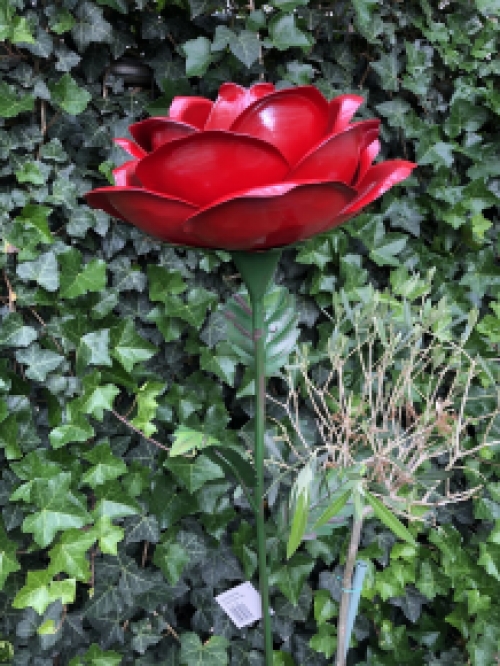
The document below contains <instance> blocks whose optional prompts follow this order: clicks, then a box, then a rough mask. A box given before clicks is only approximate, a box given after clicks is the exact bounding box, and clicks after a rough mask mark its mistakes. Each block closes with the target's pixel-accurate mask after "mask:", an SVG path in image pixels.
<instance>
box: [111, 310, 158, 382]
mask: <svg viewBox="0 0 500 666" xmlns="http://www.w3.org/2000/svg"><path fill="white" fill-rule="evenodd" d="M111 347H112V350H111V356H112V357H113V358H115V359H116V360H117V361H118V362H119V363H121V365H122V366H123V367H124V368H125V370H126V371H127V372H132V368H133V367H134V365H135V364H136V363H139V362H140V361H147V360H149V359H150V358H151V357H152V356H154V355H155V354H156V352H157V351H158V350H157V348H156V347H155V346H154V345H152V344H151V343H150V342H148V341H147V340H144V338H141V336H140V335H139V334H138V333H136V331H135V327H134V324H133V322H132V320H130V319H127V320H126V321H124V322H123V323H122V324H120V325H119V326H116V327H114V328H113V329H111Z"/></svg>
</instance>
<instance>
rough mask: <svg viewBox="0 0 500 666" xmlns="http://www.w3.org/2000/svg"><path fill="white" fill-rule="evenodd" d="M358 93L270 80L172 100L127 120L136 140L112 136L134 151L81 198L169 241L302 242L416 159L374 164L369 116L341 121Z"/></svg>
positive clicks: (347, 214) (256, 246)
mask: <svg viewBox="0 0 500 666" xmlns="http://www.w3.org/2000/svg"><path fill="white" fill-rule="evenodd" d="M362 101H363V99H362V98H361V97H359V96H358V95H341V96H340V97H337V98H336V99H334V100H332V101H331V102H328V101H327V100H326V99H325V98H324V97H323V95H322V94H321V93H320V92H319V91H318V90H317V89H316V88H314V87H312V86H300V87H297V88H287V89H285V90H275V89H274V86H273V85H272V84H269V83H258V84H256V85H255V86H253V87H252V88H249V89H246V88H242V87H240V86H238V85H236V84H234V83H225V84H224V85H223V86H221V88H220V91H219V97H218V98H217V100H216V102H215V103H214V102H212V101H210V100H208V99H204V98H202V97H177V98H175V99H174V101H173V102H172V105H171V107H170V114H169V117H156V118H148V119H147V120H143V121H141V122H138V123H134V124H133V125H132V126H131V127H130V133H131V134H132V136H133V138H134V139H135V142H134V141H131V140H130V139H115V142H116V143H117V144H118V145H119V146H121V147H122V148H123V149H124V150H125V151H126V152H127V153H129V155H130V156H131V157H132V158H133V159H131V160H129V161H128V162H126V163H125V164H123V165H122V166H121V167H118V168H117V169H115V170H114V172H113V174H114V177H115V182H116V186H115V187H102V188H99V189H96V190H93V191H92V192H89V193H88V194H87V195H86V199H87V202H88V203H89V205H90V206H93V207H95V208H101V209H102V210H105V211H106V212H107V213H109V214H110V215H112V216H114V217H118V218H119V219H121V220H124V221H126V222H129V223H130V224H133V225H135V226H137V227H139V228H140V229H142V230H143V231H145V232H146V233H148V234H150V235H151V236H154V237H155V238H158V239H160V240H162V241H166V242H168V243H172V244H175V245H184V246H190V247H208V248H216V249H225V250H246V251H260V250H266V249H271V248H275V247H282V246H285V245H290V244H292V243H296V242H298V241H300V240H304V239H306V238H310V237H311V236H314V235H316V234H319V233H322V232H324V231H327V230H329V229H332V228H334V227H336V226H338V225H339V224H342V223H343V222H345V221H347V220H348V219H350V218H351V217H353V216H355V215H357V214H358V213H359V211H360V210H361V209H362V208H364V207H365V206H367V205H368V204H369V203H371V202H372V201H373V200H375V199H376V198H378V197H379V196H381V195H382V194H383V193H384V192H385V191H387V190H388V189H389V188H391V187H392V186H393V185H395V184H396V183H399V182H400V181H402V180H404V179H405V178H407V177H408V176H409V175H410V174H411V172H412V170H413V169H414V168H415V166H416V165H415V164H413V163H412V162H407V161H404V160H392V161H387V162H379V163H378V164H375V165H374V166H373V161H374V159H375V158H376V156H377V154H378V152H379V150H380V143H379V141H378V127H379V121H378V120H366V121H363V122H358V123H352V122H351V119H352V117H353V115H354V113H355V112H356V110H357V108H358V107H359V106H360V104H361V103H362Z"/></svg>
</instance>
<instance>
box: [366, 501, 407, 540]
mask: <svg viewBox="0 0 500 666" xmlns="http://www.w3.org/2000/svg"><path fill="white" fill-rule="evenodd" d="M365 498H366V501H367V502H368V504H369V505H370V506H371V507H372V509H373V511H374V513H375V515H376V516H377V518H378V519H379V520H380V521H381V522H382V523H384V525H385V526H386V527H388V528H389V529H390V530H391V531H392V532H394V534H395V535H396V536H398V537H399V538H400V539H403V541H407V542H408V543H411V544H412V545H413V546H414V545H415V539H414V538H413V536H412V535H411V534H410V532H409V531H408V530H407V529H406V527H405V526H404V525H403V523H401V522H400V521H399V520H398V519H397V518H396V516H395V515H394V514H393V513H391V512H390V511H389V509H387V507H385V506H384V505H383V504H382V502H381V501H380V500H378V499H377V498H376V497H374V496H373V495H372V494H371V493H369V492H365Z"/></svg>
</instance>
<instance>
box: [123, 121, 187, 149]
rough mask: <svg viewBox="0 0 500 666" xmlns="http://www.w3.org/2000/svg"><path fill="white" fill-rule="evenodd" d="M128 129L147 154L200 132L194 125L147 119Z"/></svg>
mask: <svg viewBox="0 0 500 666" xmlns="http://www.w3.org/2000/svg"><path fill="white" fill-rule="evenodd" d="M128 129H129V132H130V134H132V136H133V137H134V139H135V140H136V141H137V143H138V144H139V145H140V146H141V147H142V148H144V150H145V151H146V153H150V152H151V151H152V150H155V149H156V148H158V147H159V146H161V145H163V144H164V143H167V142H168V141H173V140H174V139H181V138H182V137H184V136H189V135H190V134H193V132H197V131H198V130H197V129H196V127H193V126H192V125H187V124H186V123H178V122H177V121H175V120H169V119H168V118H146V120H141V121H140V122H138V123H134V124H133V125H130V127H129V128H128Z"/></svg>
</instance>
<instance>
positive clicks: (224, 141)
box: [136, 131, 289, 206]
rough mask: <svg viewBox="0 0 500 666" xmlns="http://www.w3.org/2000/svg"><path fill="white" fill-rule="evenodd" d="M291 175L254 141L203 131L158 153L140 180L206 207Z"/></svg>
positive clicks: (141, 169) (275, 154) (145, 162)
mask: <svg viewBox="0 0 500 666" xmlns="http://www.w3.org/2000/svg"><path fill="white" fill-rule="evenodd" d="M288 170H289V166H288V164H287V163H286V161H285V159H284V157H283V156H282V155H281V154H280V153H279V151H278V150H276V148H274V147H273V146H271V145H269V144H267V143H265V142H264V141H260V140H259V139H255V138H254V137H251V136H243V135H239V134H232V133H230V132H218V131H212V132H199V133H197V134H195V135H193V136H188V137H186V138H185V139H179V140H178V141H174V142H171V143H167V144H166V145H164V146H161V147H160V148H158V150H155V151H154V153H151V154H150V155H148V156H147V157H145V158H144V159H142V160H141V161H140V163H139V164H138V166H137V171H136V173H137V177H138V178H139V180H140V181H141V183H142V184H143V185H144V187H145V188H146V189H148V190H153V191H155V192H163V193H165V194H168V195H169V196H172V197H177V198H179V199H183V200H184V201H190V202H192V203H194V204H196V205H198V206H206V205H207V204H209V203H211V202H212V201H216V200H217V199H221V198H222V197H225V196H227V195H229V194H231V193H233V192H238V191H242V190H246V189H249V188H251V187H259V186H260V185H268V184H269V183H274V182H277V181H278V182H279V181H281V180H283V178H284V177H285V176H286V174H287V172H288Z"/></svg>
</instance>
